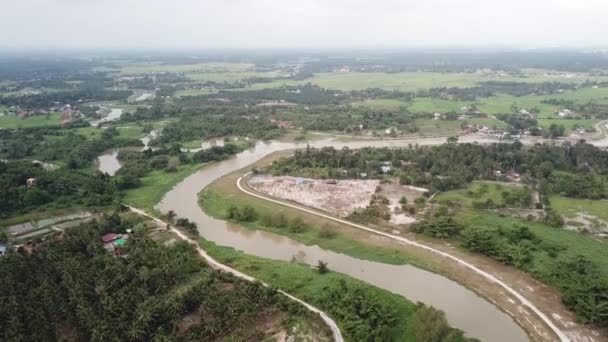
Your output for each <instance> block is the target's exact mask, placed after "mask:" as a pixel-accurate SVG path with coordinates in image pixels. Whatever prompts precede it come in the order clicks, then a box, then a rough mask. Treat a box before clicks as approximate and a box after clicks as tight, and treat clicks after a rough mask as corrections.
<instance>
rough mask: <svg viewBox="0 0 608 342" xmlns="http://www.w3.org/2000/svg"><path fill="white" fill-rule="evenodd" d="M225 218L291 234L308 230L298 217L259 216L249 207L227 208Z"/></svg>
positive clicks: (267, 214)
mask: <svg viewBox="0 0 608 342" xmlns="http://www.w3.org/2000/svg"><path fill="white" fill-rule="evenodd" d="M226 218H228V219H230V220H234V221H238V222H258V223H260V224H261V225H263V226H265V227H268V228H280V229H288V230H289V231H290V232H291V233H302V232H304V231H306V230H307V229H308V225H307V224H306V223H305V222H304V220H303V219H302V217H300V216H295V217H293V218H291V219H288V218H287V217H286V216H285V215H284V214H283V213H262V214H259V213H258V211H257V210H256V209H255V207H253V206H251V205H244V206H236V205H232V206H230V207H228V210H227V211H226ZM326 237H329V236H326Z"/></svg>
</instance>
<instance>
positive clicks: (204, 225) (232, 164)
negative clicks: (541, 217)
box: [157, 137, 528, 342]
mask: <svg viewBox="0 0 608 342" xmlns="http://www.w3.org/2000/svg"><path fill="white" fill-rule="evenodd" d="M466 139H470V141H471V142H472V141H478V140H480V139H479V138H475V137H468V138H466ZM462 141H463V139H462V138H461V142H462ZM488 141H489V140H488ZM444 142H445V139H444V138H429V139H417V140H402V141H399V140H392V141H391V140H387V141H378V142H365V141H361V142H351V143H336V142H332V141H329V140H325V141H319V142H315V143H310V145H311V146H314V147H323V146H335V147H336V148H341V147H343V146H348V147H350V148H360V147H364V146H377V147H379V146H407V145H408V144H410V143H411V144H421V145H422V144H442V143H444ZM481 142H483V141H481ZM304 146H306V143H303V144H299V145H298V144H293V143H283V142H259V143H257V144H256V146H255V147H253V148H251V149H249V150H246V151H244V152H241V153H239V154H238V155H236V156H235V157H233V158H230V159H228V160H225V161H221V162H218V163H214V164H211V165H209V166H207V167H204V168H202V169H201V170H199V171H198V172H196V173H194V174H192V175H190V176H189V177H187V178H186V179H184V180H183V181H182V182H181V183H179V184H178V185H176V186H175V187H174V188H173V189H172V190H171V191H170V192H168V193H167V194H166V195H165V197H164V198H163V200H162V201H161V203H159V204H158V206H157V208H158V209H160V210H161V211H162V212H167V211H169V210H173V211H174V212H175V213H176V214H177V216H178V217H184V218H188V219H189V220H191V221H194V222H196V223H197V224H198V227H199V231H200V234H201V236H202V237H204V238H205V239H207V240H210V241H213V242H215V243H217V244H218V245H222V246H230V247H233V248H236V249H238V250H241V251H243V252H245V253H247V254H251V255H256V256H259V257H263V258H269V259H276V260H283V261H289V260H291V259H292V258H293V257H294V256H295V257H296V258H297V259H298V261H300V262H305V263H307V264H310V265H316V264H317V262H318V260H323V261H325V262H327V263H328V264H329V267H330V268H331V269H332V270H335V271H337V272H341V273H344V274H348V275H350V276H352V277H354V278H357V279H360V280H362V281H365V282H367V283H369V284H373V285H375V286H377V287H380V288H383V289H386V290H389V291H391V292H394V293H397V294H400V295H403V296H404V297H406V298H408V299H409V300H411V301H414V302H417V301H420V302H423V303H425V304H428V305H431V306H433V307H435V308H437V309H440V310H442V311H443V312H445V314H446V318H447V320H448V322H449V323H450V324H451V325H452V326H453V327H456V328H458V329H461V330H463V331H464V332H466V334H467V336H469V337H475V338H478V339H481V340H483V341H495V342H503V341H504V342H519V341H528V337H527V336H526V334H525V332H524V331H523V329H522V328H521V327H519V326H518V325H517V324H516V323H515V322H514V321H513V320H512V319H511V317H510V316H508V315H507V314H505V313H503V312H502V311H500V310H499V309H498V308H497V307H495V306H494V305H493V304H491V303H489V302H488V301H486V300H485V299H483V298H481V297H479V296H478V295H476V294H475V293H474V292H472V291H470V290H468V289H467V288H465V287H463V286H461V285H460V284H458V283H456V282H454V281H452V280H450V279H448V278H445V277H443V276H440V275H437V274H434V273H432V272H428V271H425V270H422V269H418V268H416V267H413V266H409V265H401V266H396V265H388V264H383V263H378V262H371V261H365V260H360V259H356V258H353V257H350V256H347V255H344V254H340V253H335V252H332V251H329V250H324V249H321V248H319V247H318V246H305V245H303V244H301V243H298V242H296V241H293V240H291V239H289V238H286V237H283V236H278V235H274V234H271V233H268V232H262V231H253V230H249V229H244V228H240V227H239V226H238V225H234V224H231V223H229V222H226V221H222V220H218V219H214V218H212V217H209V216H207V215H206V214H205V213H204V212H203V211H202V209H201V208H200V207H199V205H198V193H199V192H200V191H201V190H202V189H203V188H205V187H206V186H207V185H209V184H210V183H212V182H213V181H214V180H216V179H218V178H220V177H222V176H224V175H226V174H228V173H230V172H233V171H236V170H239V169H241V168H243V167H246V166H248V165H250V164H252V163H253V162H255V161H257V160H259V159H261V158H262V157H264V156H266V155H268V154H270V153H272V152H276V151H281V150H285V149H293V148H296V147H304Z"/></svg>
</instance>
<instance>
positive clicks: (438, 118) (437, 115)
mask: <svg viewBox="0 0 608 342" xmlns="http://www.w3.org/2000/svg"><path fill="white" fill-rule="evenodd" d="M441 117H442V115H441V113H435V114H433V120H441Z"/></svg>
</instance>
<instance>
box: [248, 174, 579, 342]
mask: <svg viewBox="0 0 608 342" xmlns="http://www.w3.org/2000/svg"><path fill="white" fill-rule="evenodd" d="M250 174H251V172H248V173H246V174H245V175H244V176H241V177H239V178H238V180H237V181H236V185H237V187H238V188H239V190H241V191H242V192H244V193H245V194H247V195H250V196H254V197H257V198H260V199H263V200H266V201H270V202H273V203H277V204H281V205H284V206H287V207H290V208H294V209H298V210H301V211H304V212H307V213H310V214H313V215H317V216H320V217H323V218H326V219H329V220H333V221H336V222H339V223H343V224H346V225H349V226H351V227H355V228H357V229H361V230H365V231H368V232H371V233H374V234H378V235H382V236H384V237H387V238H390V239H393V240H396V241H399V242H400V243H403V244H408V245H412V246H416V247H419V248H422V249H425V250H427V251H429V252H432V253H435V254H438V255H441V256H443V257H446V258H449V259H451V260H453V261H456V262H457V263H459V264H460V265H463V266H465V267H467V268H468V269H470V270H472V271H474V272H475V273H477V274H479V275H481V276H482V277H484V278H486V279H488V280H490V281H491V282H493V283H496V284H498V285H499V286H501V287H502V288H503V289H505V290H506V291H507V292H509V293H510V294H511V295H513V296H514V297H515V298H517V299H518V300H519V301H520V302H521V304H523V305H524V306H526V307H528V308H529V309H530V310H532V311H533V312H534V313H535V314H536V315H537V316H538V317H539V318H540V319H541V320H542V321H543V322H545V324H547V326H549V327H550V328H551V330H553V332H554V333H555V335H557V336H558V338H559V340H560V341H561V342H570V338H569V337H568V336H566V334H564V333H563V332H562V331H561V330H560V329H559V328H558V327H557V326H556V325H555V324H554V323H553V322H552V321H551V320H550V319H549V317H547V316H546V315H545V314H544V313H543V312H542V311H540V310H539V309H538V308H537V307H536V306H534V304H532V303H531V302H530V301H529V300H528V299H526V298H525V297H524V296H522V295H521V294H519V293H518V292H517V291H515V289H513V288H511V287H510V286H509V285H507V284H506V283H504V282H503V281H501V280H500V279H498V278H497V277H495V276H494V275H492V274H490V273H488V272H486V271H483V270H481V269H480V268H478V267H476V266H475V265H473V264H471V263H468V262H466V261H465V260H462V259H460V258H457V257H455V256H453V255H451V254H449V253H446V252H443V251H440V250H437V249H435V248H432V247H429V246H427V245H424V244H422V243H419V242H416V241H412V240H410V239H406V238H404V237H401V236H396V235H392V234H389V233H385V232H382V231H379V230H376V229H372V228H369V227H366V226H362V225H359V224H356V223H352V222H349V221H346V220H342V219H339V218H336V217H333V216H330V215H326V214H322V213H318V212H316V211H314V210H310V209H306V208H302V207H300V206H297V205H293V204H289V203H285V202H282V201H279V200H275V199H272V198H269V197H266V196H263V195H260V194H256V193H253V192H251V191H248V190H246V189H244V188H243V186H242V185H241V180H242V179H243V177H247V176H249V175H250Z"/></svg>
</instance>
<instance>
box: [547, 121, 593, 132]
mask: <svg viewBox="0 0 608 342" xmlns="http://www.w3.org/2000/svg"><path fill="white" fill-rule="evenodd" d="M598 122H600V120H597V119H538V124H539V125H540V126H541V127H543V128H549V126H551V124H556V125H558V126H559V125H561V126H564V128H566V130H571V129H574V128H576V127H581V126H582V127H585V128H592V127H593V126H594V125H595V124H596V123H598Z"/></svg>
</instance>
